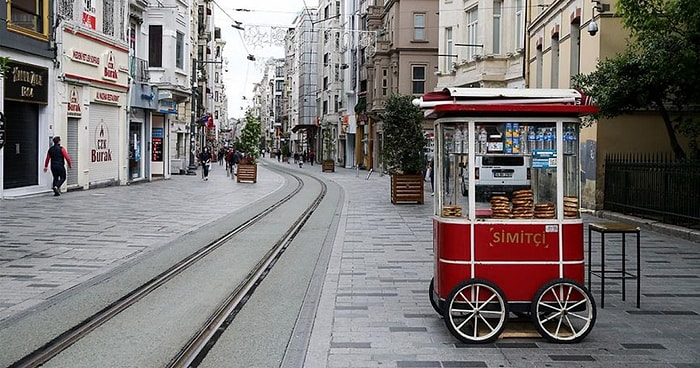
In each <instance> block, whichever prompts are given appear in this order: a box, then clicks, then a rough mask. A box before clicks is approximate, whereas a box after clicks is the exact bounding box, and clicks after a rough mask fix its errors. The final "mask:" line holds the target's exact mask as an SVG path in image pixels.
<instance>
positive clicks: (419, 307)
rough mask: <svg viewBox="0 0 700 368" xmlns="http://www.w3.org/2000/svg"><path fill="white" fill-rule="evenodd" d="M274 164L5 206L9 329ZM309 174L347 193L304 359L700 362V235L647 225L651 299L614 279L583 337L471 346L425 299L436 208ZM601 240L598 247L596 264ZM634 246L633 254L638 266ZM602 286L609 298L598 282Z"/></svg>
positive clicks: (238, 196) (0, 275)
mask: <svg viewBox="0 0 700 368" xmlns="http://www.w3.org/2000/svg"><path fill="white" fill-rule="evenodd" d="M266 165H286V164H280V163H277V162H276V161H271V160H267V159H265V160H263V162H262V163H261V165H260V167H261V170H258V175H259V180H258V182H257V184H254V185H250V184H237V183H235V181H233V180H231V179H230V178H227V177H226V176H225V173H224V171H223V169H221V168H220V167H218V166H215V167H214V170H213V171H212V173H211V176H210V180H209V181H208V182H203V181H201V179H199V177H194V176H173V178H172V179H170V180H163V181H154V182H151V183H144V184H139V185H131V186H123V187H109V188H101V189H93V190H88V191H78V192H70V193H64V194H63V195H62V196H60V197H53V196H52V195H51V194H49V192H48V191H47V194H46V195H45V196H37V197H32V198H21V199H16V200H5V201H0V325H1V324H2V323H3V322H4V321H7V320H9V319H11V318H13V317H16V316H19V315H21V314H22V313H26V312H28V311H29V310H31V308H32V307H34V306H37V305H39V304H41V303H45V302H46V301H47V300H50V298H51V297H53V296H55V295H57V294H59V293H61V292H62V291H64V290H67V289H69V288H71V287H74V286H75V285H78V284H80V283H81V282H84V281H86V280H89V279H90V278H93V277H95V276H96V275H100V274H104V273H106V272H109V271H110V270H112V269H114V268H115V267H117V266H119V265H120V264H123V263H124V262H127V261H129V260H131V259H133V258H134V257H139V256H140V255H143V254H145V253H146V252H149V251H151V250H153V249H156V248H157V247H162V246H164V245H166V244H167V243H168V242H169V241H171V240H173V239H175V238H177V237H179V236H181V235H183V234H185V233H187V232H190V231H195V230H196V229H197V228H199V227H201V226H203V225H205V224H207V223H209V222H211V221H213V220H215V219H216V218H218V217H220V216H223V215H225V214H229V213H232V212H234V211H236V210H237V209H240V208H242V207H244V206H246V205H249V204H250V203H252V202H253V201H255V200H256V199H257V198H259V197H261V196H264V195H266V194H268V193H271V192H273V191H275V190H276V189H277V188H280V187H281V185H282V184H283V179H282V178H281V177H280V176H278V175H277V174H274V173H273V172H271V171H269V170H266V169H265V166H266ZM291 166H293V165H291ZM291 166H290V167H291ZM294 169H295V170H296V169H298V168H294ZM298 170H303V171H305V172H316V173H317V175H318V176H319V177H323V178H325V179H327V180H332V181H335V182H337V183H339V184H340V185H341V186H342V187H343V188H344V190H345V191H346V194H345V206H344V208H343V210H342V216H341V219H340V223H339V225H338V232H337V234H336V239H335V243H334V246H333V250H332V254H331V258H330V262H329V265H328V268H327V272H326V275H325V280H324V282H323V286H322V292H321V299H320V301H319V308H318V310H317V312H316V316H315V321H314V327H313V330H312V335H311V339H310V341H309V345H308V347H307V349H308V351H307V355H306V362H305V364H304V366H305V367H574V366H579V367H631V366H634V367H700V349H699V348H698V346H700V306H699V303H700V248H698V246H699V244H698V243H697V242H693V241H689V240H684V239H682V238H679V237H673V236H669V235H664V234H661V233H658V232H654V231H650V230H642V233H641V234H642V235H641V244H642V279H641V282H642V296H641V308H640V309H637V308H636V305H635V297H634V296H635V293H636V287H635V284H634V281H629V282H628V284H627V286H628V289H627V300H626V301H622V300H621V292H620V286H621V285H620V282H619V280H610V281H608V282H606V298H605V308H604V309H601V308H598V319H597V322H596V325H595V327H594V328H593V330H592V332H591V334H590V335H589V336H588V337H587V338H586V339H585V340H584V341H583V342H581V343H579V344H571V345H560V344H551V343H547V342H545V340H544V339H542V338H539V337H534V338H505V339H499V340H497V342H495V343H493V344H486V345H465V344H462V343H459V342H458V341H457V340H456V339H455V338H454V337H453V336H451V335H450V333H449V331H448V330H447V328H446V326H445V324H444V322H443V320H442V319H441V318H440V317H439V316H438V315H437V314H436V313H435V312H434V311H433V309H432V307H431V306H430V303H429V301H428V297H427V295H428V285H429V282H430V279H431V277H432V275H433V249H432V219H431V213H432V206H431V205H430V204H429V203H426V204H425V205H397V206H395V205H392V204H391V203H390V200H389V177H388V176H381V175H379V174H377V173H374V174H372V175H371V176H370V177H369V179H367V178H366V175H367V172H366V171H360V172H356V171H355V170H350V169H343V168H336V171H335V172H334V173H321V167H320V166H309V165H305V166H304V168H301V169H298ZM428 186H429V185H428ZM429 198H430V197H429V193H428V192H426V199H429ZM584 220H585V221H586V222H587V223H590V222H605V221H608V220H607V219H601V218H599V217H593V216H586V217H585V218H584ZM584 233H587V232H584ZM584 236H586V237H587V234H585V235H584ZM618 238H619V237H617V236H608V237H607V241H608V243H607V244H608V246H607V247H608V248H607V249H608V250H607V252H606V253H607V257H606V259H607V262H613V263H612V264H613V265H614V264H615V262H619V260H620V258H621V252H620V241H619V239H618ZM628 240H631V238H630V237H628ZM585 243H586V242H584V244H585ZM598 247H599V246H598V245H597V244H596V243H594V250H593V260H594V264H595V261H596V260H598V259H599V257H600V254H599V253H598ZM631 249H632V248H631V247H630V248H628V252H627V259H628V260H629V261H630V263H629V264H630V265H632V267H634V253H633V252H632V251H631ZM518 277H526V275H518ZM592 281H593V284H592V293H593V295H594V297H595V298H596V299H598V298H599V297H600V282H599V280H598V279H594V280H592Z"/></svg>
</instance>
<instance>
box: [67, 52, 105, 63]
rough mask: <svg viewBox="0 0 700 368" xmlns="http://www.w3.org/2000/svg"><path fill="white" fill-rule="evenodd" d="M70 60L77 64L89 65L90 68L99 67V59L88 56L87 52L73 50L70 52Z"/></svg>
mask: <svg viewBox="0 0 700 368" xmlns="http://www.w3.org/2000/svg"><path fill="white" fill-rule="evenodd" d="M70 58H71V60H73V61H77V62H79V63H83V64H87V65H91V66H97V67H99V66H100V57H99V56H95V55H91V54H88V53H87V52H84V51H79V50H75V49H71V50H70Z"/></svg>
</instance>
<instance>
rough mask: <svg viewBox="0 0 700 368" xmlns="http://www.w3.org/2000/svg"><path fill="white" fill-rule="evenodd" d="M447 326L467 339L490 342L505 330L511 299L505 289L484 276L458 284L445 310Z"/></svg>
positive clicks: (456, 335) (458, 335) (464, 339)
mask: <svg viewBox="0 0 700 368" xmlns="http://www.w3.org/2000/svg"><path fill="white" fill-rule="evenodd" d="M442 314H443V317H444V318H445V324H446V325H447V329H448V330H449V331H450V333H452V335H454V336H455V337H456V338H458V339H459V340H461V341H462V342H465V343H488V342H492V341H494V340H496V338H498V335H500V334H501V332H503V329H504V328H505V326H506V319H507V318H508V303H507V302H506V299H505V296H504V294H503V292H502V291H501V289H499V288H498V286H496V285H495V284H493V283H491V282H489V281H486V280H480V279H471V280H468V281H464V282H462V283H460V284H459V285H457V286H456V287H455V288H454V289H452V292H451V293H450V295H449V296H448V297H447V299H445V304H444V305H443V311H442Z"/></svg>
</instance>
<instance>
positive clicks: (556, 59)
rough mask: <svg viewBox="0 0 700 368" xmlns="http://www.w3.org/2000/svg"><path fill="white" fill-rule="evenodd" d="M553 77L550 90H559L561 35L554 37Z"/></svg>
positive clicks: (552, 51) (552, 49)
mask: <svg viewBox="0 0 700 368" xmlns="http://www.w3.org/2000/svg"><path fill="white" fill-rule="evenodd" d="M550 51H551V53H552V75H551V84H550V86H551V87H550V88H559V34H557V35H556V37H552V48H551V50H550Z"/></svg>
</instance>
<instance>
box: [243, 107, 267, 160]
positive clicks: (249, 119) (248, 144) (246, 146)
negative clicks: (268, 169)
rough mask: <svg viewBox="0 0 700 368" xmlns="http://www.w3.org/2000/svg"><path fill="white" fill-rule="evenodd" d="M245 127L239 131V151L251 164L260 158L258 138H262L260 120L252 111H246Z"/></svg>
mask: <svg viewBox="0 0 700 368" xmlns="http://www.w3.org/2000/svg"><path fill="white" fill-rule="evenodd" d="M245 121H246V123H245V126H244V127H243V130H242V131H241V139H240V142H239V144H240V149H241V151H243V152H244V153H245V155H246V157H247V158H251V160H252V163H256V162H257V161H258V158H259V157H260V149H259V145H260V137H261V136H262V124H261V123H260V119H259V118H258V117H256V116H254V115H253V112H252V110H248V111H246V114H245Z"/></svg>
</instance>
